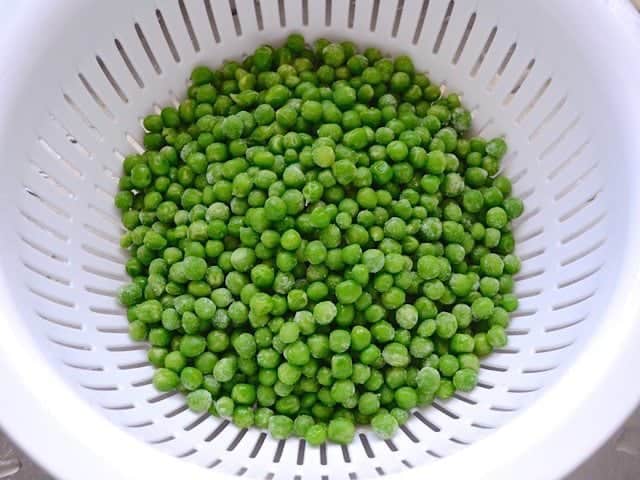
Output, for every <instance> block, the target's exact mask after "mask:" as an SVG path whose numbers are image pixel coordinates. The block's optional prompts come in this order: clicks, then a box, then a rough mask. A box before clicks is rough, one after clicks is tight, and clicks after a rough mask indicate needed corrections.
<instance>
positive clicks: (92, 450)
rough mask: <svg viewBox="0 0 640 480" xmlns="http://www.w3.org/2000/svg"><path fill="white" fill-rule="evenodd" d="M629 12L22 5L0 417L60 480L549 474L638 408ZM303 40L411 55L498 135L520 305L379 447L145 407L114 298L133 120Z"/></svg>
mask: <svg viewBox="0 0 640 480" xmlns="http://www.w3.org/2000/svg"><path fill="white" fill-rule="evenodd" d="M634 21H637V17H634V14H633V13H632V11H631V7H630V6H629V5H627V4H626V3H625V2H622V1H620V2H619V1H608V2H607V1H603V0H593V1H591V2H588V5H586V4H585V2H581V1H579V0H564V1H555V2H549V1H543V0H540V1H525V0H521V1H520V0H518V1H516V0H513V1H508V2H507V1H501V0H482V1H473V0H455V1H454V0H357V1H353V0H352V1H348V0H322V1H318V0H247V1H243V0H155V1H153V0H140V1H136V2H132V1H128V0H110V1H108V2H106V1H99V0H92V1H89V0H64V1H62V0H59V1H55V2H47V1H44V0H41V1H28V2H25V3H24V5H22V6H21V7H20V8H19V9H18V10H17V12H14V18H12V19H11V21H9V22H8V23H9V30H8V32H5V37H4V38H5V39H4V41H3V42H2V43H1V47H0V54H1V55H2V68H1V70H2V80H1V86H0V148H1V155H0V165H1V169H2V174H1V175H0V199H1V201H0V211H1V213H2V215H1V216H0V218H1V223H0V257H1V258H0V313H1V316H0V421H1V422H2V425H3V427H4V428H5V429H6V430H7V431H8V433H10V434H11V435H12V436H13V437H14V438H15V439H16V440H17V441H18V442H19V443H20V444H21V445H22V447H23V448H25V449H26V450H27V452H28V453H29V454H31V455H32V456H34V457H35V458H36V459H37V460H38V461H39V462H41V463H42V464H43V465H44V466H45V467H46V468H48V469H49V470H50V471H51V472H52V473H53V474H54V475H56V476H58V477H59V478H62V479H83V480H84V479H88V478H91V479H109V480H114V479H119V478H136V479H147V478H154V479H161V478H172V479H175V478H190V479H201V478H202V479H204V478H233V477H234V476H246V477H249V478H254V479H260V480H262V479H267V480H271V479H277V480H280V479H282V480H306V479H317V480H334V479H336V480H338V479H339V480H347V479H348V480H361V479H365V478H372V477H377V476H383V475H392V476H399V475H402V477H403V478H406V479H410V478H411V479H413V478H416V479H417V478H444V476H445V475H446V476H447V478H454V479H464V478H471V477H472V476H473V477H475V478H492V479H514V478H518V479H543V478H552V477H557V476H561V475H563V474H565V473H566V472H568V471H570V470H571V469H572V468H574V467H575V466H576V465H577V464H579V463H580V461H581V460H583V459H584V458H585V457H586V456H587V455H589V454H590V453H591V452H593V451H594V449H595V448H597V446H598V445H599V444H600V443H601V442H603V441H604V440H605V439H606V438H607V436H608V435H609V434H611V432H612V431H613V430H614V429H615V428H616V427H617V426H618V425H619V424H620V423H621V422H622V420H623V419H624V417H625V416H626V415H627V414H628V412H629V411H630V410H631V409H632V408H633V406H634V405H635V404H636V401H637V400H638V398H639V396H640V382H639V381H638V376H637V368H638V364H639V363H638V361H639V360H640V349H639V348H638V340H637V339H638V338H639V337H640V321H639V320H638V311H639V309H640V295H638V286H639V284H640V259H639V257H640V229H638V227H637V221H638V219H639V218H640V208H639V207H640V198H639V197H640V188H638V185H639V184H638V178H640V177H639V175H640V163H639V159H640V157H639V152H640V136H639V135H638V128H639V126H640V94H639V90H638V85H639V83H638V82H639V80H640V62H638V58H640V49H639V48H638V45H637V39H638V38H640V33H639V32H640V29H638V28H637V24H636V25H634V24H633V22H634ZM293 31H298V32H302V33H304V34H305V35H306V36H307V37H308V38H311V39H312V38H316V37H318V36H324V37H328V38H333V39H350V40H353V41H355V42H357V44H358V45H362V46H369V45H373V46H378V47H381V48H382V49H384V50H385V51H387V52H389V53H393V54H398V53H407V54H409V55H411V56H412V57H413V58H414V59H415V62H416V64H417V66H418V67H419V68H421V69H424V70H427V71H428V72H429V74H430V75H431V76H432V78H434V79H435V80H437V81H442V82H445V84H446V86H447V88H450V89H452V90H455V91H459V92H463V93H464V102H465V103H466V105H468V106H469V107H471V108H472V109H473V113H474V125H475V129H476V132H477V133H482V134H483V135H486V136H492V135H498V134H504V135H506V137H507V140H508V143H509V145H510V147H511V150H510V153H509V155H508V157H507V159H506V161H505V170H506V172H507V173H508V175H509V176H510V177H511V178H512V179H513V181H514V184H515V191H516V193H517V194H518V195H519V196H521V197H522V198H523V199H525V202H526V213H525V215H524V216H523V218H522V219H521V220H520V221H519V223H518V225H517V229H516V234H517V237H518V248H519V254H520V256H521V257H522V259H523V269H522V273H521V274H520V275H519V279H518V284H517V285H518V287H517V288H518V293H519V296H520V298H521V307H520V309H519V311H518V312H517V313H516V314H515V315H514V318H513V322H512V325H511V327H510V334H511V336H510V339H509V344H508V347H507V348H504V349H502V350H500V351H499V352H497V353H495V354H493V355H491V356H490V357H489V358H487V359H486V360H485V361H484V362H483V367H482V370H481V375H480V384H479V386H478V388H477V389H475V390H474V391H473V392H471V393H469V394H464V395H462V394H461V395H456V397H455V398H453V399H451V400H449V401H446V402H436V404H435V405H434V406H433V407H430V408H427V409H423V410H420V411H416V412H414V413H413V415H412V418H411V420H410V421H409V423H408V424H407V425H406V427H404V428H403V429H402V431H401V432H399V433H398V435H396V436H395V437H394V438H393V439H392V440H391V441H387V442H385V441H381V440H378V439H376V438H375V437H374V436H372V435H371V434H370V433H369V432H368V431H367V430H365V429H363V430H361V431H359V434H358V436H357V437H356V440H355V441H354V443H353V444H351V445H349V446H347V447H340V446H337V445H329V446H327V447H326V448H325V447H322V448H308V447H306V446H305V444H304V442H302V441H300V440H298V439H290V440H287V441H280V442H278V441H274V440H272V439H270V438H269V437H267V436H266V435H265V434H264V433H261V432H260V431H257V430H254V429H250V430H248V431H247V430H239V429H237V428H236V427H234V426H233V425H230V424H228V423H227V422H224V421H220V420H219V419H216V418H212V417H209V416H206V415H205V416H197V415H195V414H193V413H191V412H190V411H188V410H187V408H186V406H185V404H184V398H183V397H182V396H181V395H178V394H164V395H161V394H158V392H156V391H155V390H154V388H153V386H152V385H151V384H150V378H151V374H152V368H151V367H150V366H149V365H148V364H147V362H146V361H145V345H143V344H136V343H132V342H131V341H130V340H129V339H128V337H127V333H126V330H127V329H126V320H125V318H124V316H123V314H122V310H121V309H120V308H119V307H118V305H117V304H116V302H115V300H114V294H115V292H116V290H117V288H118V286H119V285H120V284H121V283H123V282H124V281H125V277H124V275H123V267H122V265H123V262H124V260H125V253H124V252H123V251H122V250H120V249H119V247H118V236H119V234H120V231H121V228H120V226H119V222H118V214H117V212H116V211H115V210H114V208H113V207H112V197H113V194H114V192H115V190H116V177H117V176H118V173H119V169H120V163H121V160H122V158H123V155H125V154H126V153H128V152H131V151H135V150H139V149H140V146H139V142H140V138H141V133H142V132H141V127H140V124H139V119H140V118H141V116H143V115H145V114H147V113H149V112H150V108H151V107H152V106H156V107H157V106H159V105H164V104H167V103H171V102H175V101H176V99H177V98H178V97H180V96H182V95H184V91H185V88H186V83H185V79H186V78H187V77H188V73H189V71H190V69H191V68H192V67H193V66H194V65H196V64H199V63H207V64H210V65H212V66H214V65H218V64H220V63H221V62H222V61H223V60H224V59H231V58H240V57H241V56H242V55H243V54H246V53H248V52H250V51H252V50H253V49H254V48H255V46H257V45H259V44H261V43H264V42H269V43H276V42H281V41H282V40H283V39H284V38H285V37H286V35H287V34H288V33H290V32H293Z"/></svg>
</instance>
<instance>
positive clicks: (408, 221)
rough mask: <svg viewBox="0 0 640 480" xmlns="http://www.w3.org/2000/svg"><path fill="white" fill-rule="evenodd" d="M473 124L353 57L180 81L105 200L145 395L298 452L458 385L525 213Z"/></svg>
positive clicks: (490, 312)
mask: <svg viewBox="0 0 640 480" xmlns="http://www.w3.org/2000/svg"><path fill="white" fill-rule="evenodd" d="M470 125H471V115H470V113H469V112H468V111H467V110H465V109H464V108H463V107H462V106H461V104H460V99H459V97H458V96H457V95H455V94H448V95H443V94H442V89H441V88H440V87H439V86H438V85H435V84H433V83H431V82H430V80H429V79H428V78H427V77H426V76H425V75H424V74H422V73H419V72H416V71H415V69H414V65H413V63H412V61H411V59H410V58H408V57H407V56H399V57H397V58H395V59H389V58H385V57H383V56H382V54H381V53H380V51H379V50H377V49H375V48H368V49H366V50H365V51H364V53H358V51H357V49H356V47H355V46H354V45H353V44H352V43H350V42H342V43H330V42H328V41H327V40H323V39H321V40H317V41H316V42H315V43H313V45H312V46H308V45H307V44H306V43H305V40H304V38H303V37H302V36H301V35H298V34H294V35H291V36H290V37H288V39H287V41H286V44H285V45H284V46H282V47H280V48H273V47H271V46H266V45H265V46H261V47H259V48H257V49H256V51H255V52H254V53H253V55H250V56H248V57H247V58H245V59H244V60H243V61H242V62H227V63H225V64H224V65H223V66H222V68H220V69H219V70H211V69H209V68H207V67H204V66H199V67H197V68H195V69H194V70H193V73H192V74H191V86H190V87H189V89H188V98H187V99H186V100H184V101H183V102H182V103H181V104H180V105H179V107H178V108H174V107H170V106H169V107H166V108H164V109H162V111H161V113H160V114H157V115H149V116H147V117H146V118H145V119H144V127H145V130H146V133H145V135H144V146H145V149H146V151H145V152H144V153H142V154H140V155H129V156H127V157H126V158H125V160H124V166H123V174H122V177H121V178H120V184H119V186H120V191H119V192H118V193H117V195H116V197H115V204H116V206H117V207H118V208H119V209H120V210H121V212H122V222H123V224H124V226H125V227H126V229H127V231H126V233H125V234H124V235H123V237H122V240H121V245H122V247H123V248H127V249H129V251H130V252H131V258H130V259H129V260H128V261H127V263H126V271H127V272H128V274H129V275H130V276H131V277H132V282H131V283H130V284H128V285H126V286H124V287H123V288H122V289H121V291H120V293H119V300H120V302H121V303H122V304H123V305H124V306H126V307H127V316H128V320H129V328H130V335H131V338H132V339H134V340H136V341H143V340H147V341H148V342H149V344H150V345H151V346H150V349H149V352H148V358H149V361H150V362H151V364H152V365H153V366H154V367H156V370H155V374H154V376H153V384H154V386H155V387H156V388H157V389H158V390H160V391H163V392H167V391H173V390H176V389H177V390H179V391H181V392H184V393H185V394H186V400H187V404H188V406H189V407H190V408H191V410H193V411H194V412H209V413H211V414H212V415H217V416H220V417H223V418H228V419H230V420H231V421H232V422H233V423H234V424H236V425H237V426H238V427H240V428H248V427H252V426H255V427H258V428H264V429H268V431H269V432H270V434H271V435H272V436H273V437H274V438H276V439H284V438H287V437H289V436H292V435H295V436H298V437H301V438H304V439H305V440H306V441H307V443H309V444H310V445H320V444H322V443H323V442H325V441H327V440H329V441H332V442H336V443H340V444H347V443H349V442H351V441H352V439H353V437H354V434H355V426H356V425H358V424H362V425H370V426H371V428H372V429H373V431H374V432H375V433H376V434H377V435H379V436H380V437H381V438H384V439H387V438H390V437H391V436H392V435H393V434H394V433H395V431H396V430H397V429H398V426H399V425H401V424H402V423H403V422H405V421H407V419H408V415H409V414H408V412H409V411H410V410H411V409H412V408H414V407H416V406H419V405H427V404H429V403H431V402H432V401H433V400H434V398H439V399H446V398H449V397H451V396H452V395H453V394H454V392H455V391H456V390H458V391H462V392H468V391H470V390H472V389H473V388H474V387H475V385H476V382H477V375H478V369H479V358H480V357H483V356H485V355H488V354H489V353H490V352H491V351H492V350H493V349H495V348H500V347H503V346H505V344H506V343H507V337H506V334H505V328H506V327H507V324H508V323H509V313H510V312H513V311H514V310H515V309H516V308H517V306H518V301H517V298H516V297H515V296H514V294H513V293H512V292H513V283H514V282H513V275H514V274H515V273H517V272H518V270H519V269H520V261H519V259H518V258H517V257H516V256H515V255H514V254H513V251H514V237H513V234H512V232H511V226H510V223H511V220H513V219H514V218H516V217H518V216H519V215H521V214H522V211H523V204H522V201H521V200H519V199H517V198H514V197H512V196H511V183H510V181H509V180H508V179H507V178H505V177H504V176H501V175H498V171H499V168H500V160H501V158H502V157H503V156H504V154H505V151H506V148H507V147H506V144H505V142H504V140H502V139H501V138H495V139H493V140H490V141H486V140H484V139H482V138H477V137H474V138H470V137H469V136H465V133H466V132H467V131H468V130H469V128H470Z"/></svg>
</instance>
